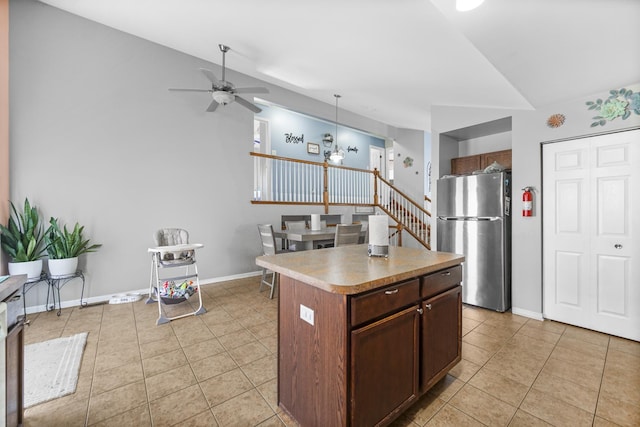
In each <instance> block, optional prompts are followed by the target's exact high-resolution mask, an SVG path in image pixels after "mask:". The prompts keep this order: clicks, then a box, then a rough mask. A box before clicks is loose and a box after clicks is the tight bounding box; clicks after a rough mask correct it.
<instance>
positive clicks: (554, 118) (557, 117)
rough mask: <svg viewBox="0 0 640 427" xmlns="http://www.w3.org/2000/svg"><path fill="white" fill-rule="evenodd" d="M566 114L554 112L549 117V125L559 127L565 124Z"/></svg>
mask: <svg viewBox="0 0 640 427" xmlns="http://www.w3.org/2000/svg"><path fill="white" fill-rule="evenodd" d="M564 119H565V117H564V114H553V115H551V116H549V118H548V119H547V126H549V127H550V128H559V127H560V126H562V125H563V124H564Z"/></svg>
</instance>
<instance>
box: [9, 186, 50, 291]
mask: <svg viewBox="0 0 640 427" xmlns="http://www.w3.org/2000/svg"><path fill="white" fill-rule="evenodd" d="M9 203H10V205H11V213H10V216H9V224H8V225H7V226H4V225H1V224H0V232H1V233H2V236H1V240H2V249H3V250H4V251H5V253H6V254H7V255H9V257H10V258H11V261H10V262H9V274H12V275H14V274H26V275H27V278H28V279H34V278H37V277H40V274H41V273H42V255H43V254H44V251H45V248H44V246H43V239H44V234H43V227H42V224H41V223H40V218H39V216H38V210H37V209H36V207H35V206H31V204H30V203H29V199H28V198H25V200H24V209H23V210H22V212H18V210H17V209H16V207H15V206H14V204H13V202H9Z"/></svg>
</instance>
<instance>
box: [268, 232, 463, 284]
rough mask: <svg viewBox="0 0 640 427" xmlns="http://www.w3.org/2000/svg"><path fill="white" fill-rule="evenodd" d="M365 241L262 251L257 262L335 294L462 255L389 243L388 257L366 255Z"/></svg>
mask: <svg viewBox="0 0 640 427" xmlns="http://www.w3.org/2000/svg"><path fill="white" fill-rule="evenodd" d="M367 247H368V245H366V244H364V245H349V246H341V247H337V248H328V249H318V250H309V251H300V252H289V253H282V254H278V255H270V256H269V255H263V256H259V257H257V258H256V264H257V265H259V266H260V267H266V268H268V269H269V270H272V271H275V272H277V273H280V274H282V275H283V276H288V277H291V278H292V279H296V280H299V281H301V282H304V283H306V284H309V285H312V286H315V287H316V288H320V289H323V290H325V291H327V292H332V293H337V294H345V295H352V294H359V293H361V292H366V291H369V290H373V289H376V288H380V287H383V286H386V285H390V284H392V283H397V282H399V281H402V280H406V279H411V278H414V277H418V276H422V275H425V274H429V273H433V272H435V271H438V270H442V269H445V268H449V267H453V266H455V265H458V264H460V263H461V262H462V261H464V256H462V255H457V254H452V253H447V252H436V251H429V250H426V249H415V248H405V247H395V246H390V247H389V257H388V258H380V257H369V256H368V255H367Z"/></svg>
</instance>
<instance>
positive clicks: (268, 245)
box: [258, 224, 289, 299]
mask: <svg viewBox="0 0 640 427" xmlns="http://www.w3.org/2000/svg"><path fill="white" fill-rule="evenodd" d="M258 231H259V232H260V240H261V241H262V254H263V255H267V256H268V255H275V254H279V253H283V252H289V251H287V250H278V249H277V248H276V239H275V237H274V234H273V226H272V225H271V224H258ZM269 274H271V280H270V281H269V280H267V276H268V275H269ZM277 280H278V273H276V272H275V271H271V270H269V269H267V268H263V269H262V278H261V279H260V288H259V289H258V292H262V286H263V285H265V286H268V287H270V288H271V292H270V293H269V298H270V299H273V293H274V291H275V288H276V284H277Z"/></svg>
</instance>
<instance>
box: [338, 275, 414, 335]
mask: <svg viewBox="0 0 640 427" xmlns="http://www.w3.org/2000/svg"><path fill="white" fill-rule="evenodd" d="M419 299H420V281H419V279H412V280H409V281H407V282H403V283H397V284H395V285H392V286H388V287H386V288H383V289H380V290H378V291H375V292H372V293H370V294H367V295H362V296H359V297H355V298H353V299H352V300H351V325H352V326H356V325H360V324H362V323H364V322H367V321H369V320H372V319H376V318H378V317H381V316H384V315H385V314H388V313H391V312H393V311H395V310H398V309H400V308H402V307H405V306H407V305H411V304H413V303H415V302H416V301H418V300H419Z"/></svg>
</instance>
